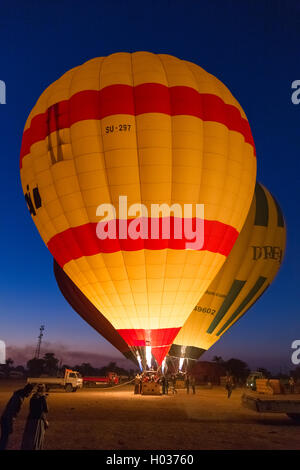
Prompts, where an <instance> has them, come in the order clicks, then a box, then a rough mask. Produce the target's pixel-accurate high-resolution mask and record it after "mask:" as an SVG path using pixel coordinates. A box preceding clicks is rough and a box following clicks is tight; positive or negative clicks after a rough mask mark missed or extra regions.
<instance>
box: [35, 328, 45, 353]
mask: <svg viewBox="0 0 300 470" xmlns="http://www.w3.org/2000/svg"><path fill="white" fill-rule="evenodd" d="M44 330H45V326H44V325H41V326H40V334H39V336H38V342H37V345H36V350H35V356H34V358H35V359H39V357H40V352H41V344H42V338H43V336H44V333H43V331H44Z"/></svg>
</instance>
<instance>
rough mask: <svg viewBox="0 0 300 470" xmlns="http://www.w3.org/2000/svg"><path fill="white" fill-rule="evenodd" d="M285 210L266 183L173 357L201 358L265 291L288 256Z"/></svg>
mask: <svg viewBox="0 0 300 470" xmlns="http://www.w3.org/2000/svg"><path fill="white" fill-rule="evenodd" d="M285 240H286V229H285V224H284V219H283V215H282V212H281V209H280V207H279V205H278V203H277V201H276V200H275V199H274V197H273V196H272V195H271V194H270V192H269V191H268V190H267V189H266V188H265V187H264V186H262V185H261V184H259V183H257V184H256V188H255V195H254V197H253V201H252V204H251V208H250V211H249V214H248V217H247V219H246V222H245V225H244V227H243V229H242V231H241V233H240V235H239V237H238V239H237V241H236V244H235V245H234V247H233V249H232V251H231V253H230V255H229V256H228V258H227V260H226V261H225V263H224V264H223V267H222V268H221V270H220V271H219V273H218V275H217V276H216V278H215V279H214V280H213V282H212V283H211V285H210V286H209V288H208V290H207V291H206V293H205V294H204V295H203V296H202V297H201V299H200V301H199V302H198V304H197V305H196V307H195V308H194V310H193V312H192V313H191V315H190V316H189V318H188V320H187V321H186V322H185V324H184V326H183V327H182V329H181V330H180V332H179V334H178V335H177V337H176V338H175V340H174V344H173V345H172V347H171V349H170V352H169V355H170V356H175V357H185V358H190V359H198V358H199V357H200V356H201V355H202V354H203V353H204V352H205V351H206V350H207V349H209V348H210V347H211V346H212V345H213V344H214V343H215V342H216V341H218V340H219V339H220V337H221V336H222V335H223V334H224V333H225V332H226V331H227V330H228V329H229V328H230V327H231V326H232V325H233V324H234V323H235V322H236V321H238V320H239V319H240V318H241V317H242V316H243V315H244V314H245V313H246V312H247V311H248V310H249V308H250V307H251V306H252V305H253V304H254V303H255V302H256V300H257V299H258V298H259V297H260V296H261V295H262V294H263V293H264V292H265V290H266V289H267V288H268V286H269V285H270V283H271V282H272V281H273V279H274V277H275V276H276V274H277V272H278V270H279V268H280V265H281V262H282V258H283V255H284V250H285Z"/></svg>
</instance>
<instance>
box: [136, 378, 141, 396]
mask: <svg viewBox="0 0 300 470" xmlns="http://www.w3.org/2000/svg"><path fill="white" fill-rule="evenodd" d="M139 393H141V392H140V376H139V374H136V376H135V379H134V394H135V395H137V394H139Z"/></svg>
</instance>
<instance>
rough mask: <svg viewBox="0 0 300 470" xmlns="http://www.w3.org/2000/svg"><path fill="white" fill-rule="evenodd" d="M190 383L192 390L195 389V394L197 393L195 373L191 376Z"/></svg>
mask: <svg viewBox="0 0 300 470" xmlns="http://www.w3.org/2000/svg"><path fill="white" fill-rule="evenodd" d="M190 385H191V387H192V390H193V395H195V393H196V379H195V377H194V376H193V375H191V377H190Z"/></svg>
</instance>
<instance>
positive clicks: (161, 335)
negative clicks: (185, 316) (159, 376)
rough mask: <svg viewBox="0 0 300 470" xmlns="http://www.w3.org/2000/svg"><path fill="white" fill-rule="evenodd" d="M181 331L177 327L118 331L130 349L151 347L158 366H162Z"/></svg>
mask: <svg viewBox="0 0 300 470" xmlns="http://www.w3.org/2000/svg"><path fill="white" fill-rule="evenodd" d="M180 329H181V328H180V327H176V328H158V329H153V330H149V329H148V330H144V329H136V330H135V329H120V330H117V331H118V333H119V334H120V336H122V338H123V339H124V341H125V342H126V343H127V344H128V346H129V347H134V346H135V347H143V346H151V352H152V354H153V356H154V357H155V359H156V361H157V363H158V365H161V363H162V361H163V360H164V358H165V357H166V355H167V354H168V352H169V349H170V346H171V344H172V343H173V341H174V339H175V338H176V336H177V335H178V333H179V331H180Z"/></svg>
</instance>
